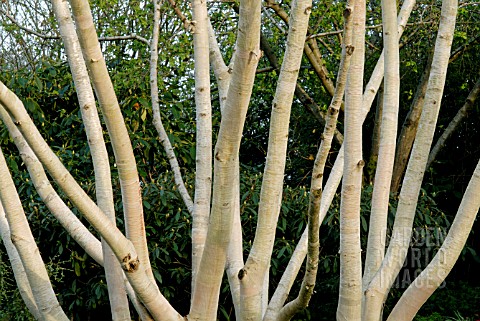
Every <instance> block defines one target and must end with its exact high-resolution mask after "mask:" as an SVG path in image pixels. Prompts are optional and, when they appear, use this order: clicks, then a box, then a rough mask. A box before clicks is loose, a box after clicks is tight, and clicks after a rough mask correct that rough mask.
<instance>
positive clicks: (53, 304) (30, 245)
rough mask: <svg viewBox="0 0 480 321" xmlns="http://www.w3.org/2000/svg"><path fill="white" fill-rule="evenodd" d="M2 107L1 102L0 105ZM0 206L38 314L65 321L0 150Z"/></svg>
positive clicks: (56, 320) (51, 320) (47, 320)
mask: <svg viewBox="0 0 480 321" xmlns="http://www.w3.org/2000/svg"><path fill="white" fill-rule="evenodd" d="M2 103H3V102H2ZM0 186H2V188H0V202H1V203H2V205H3V207H4V209H5V213H6V214H7V215H6V216H7V221H8V225H9V226H10V238H11V240H12V243H13V244H14V245H15V248H16V249H17V251H18V254H19V255H20V258H21V260H22V264H23V267H24V268H25V273H26V275H27V278H28V283H29V284H30V288H31V290H32V294H33V298H34V299H35V305H36V306H37V311H38V312H39V314H40V315H41V320H44V321H58V320H63V321H68V317H67V316H66V315H65V313H64V312H63V310H62V308H61V307H60V304H59V303H58V301H57V297H56V296H55V292H53V288H52V284H51V283H50V278H49V276H48V273H47V269H46V268H45V263H44V262H43V260H42V257H41V256H40V251H39V250H38V247H37V244H36V243H35V240H34V239H33V235H32V232H31V231H30V226H29V225H28V221H27V218H26V217H25V213H24V211H23V207H22V203H21V201H20V198H19V196H18V193H17V190H16V188H15V185H14V183H13V179H12V177H11V175H10V171H9V169H8V167H7V163H6V161H5V157H4V156H3V152H2V150H1V149H0ZM33 312H35V310H34V311H33Z"/></svg>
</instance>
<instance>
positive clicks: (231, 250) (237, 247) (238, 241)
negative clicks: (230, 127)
mask: <svg viewBox="0 0 480 321" xmlns="http://www.w3.org/2000/svg"><path fill="white" fill-rule="evenodd" d="M208 42H209V52H210V64H211V67H212V69H213V72H214V75H215V79H216V81H217V85H218V93H219V101H220V111H221V112H222V113H223V111H224V109H225V102H226V99H227V93H228V88H229V87H230V79H231V72H232V68H230V67H227V65H226V64H225V61H224V60H223V57H222V53H221V52H220V48H219V46H218V42H217V39H216V38H215V32H214V30H213V27H212V24H211V23H210V21H209V22H208ZM230 64H231V65H232V66H233V59H232V62H231V63H230ZM235 161H236V165H235V166H236V169H235V182H234V185H235V186H234V188H235V190H234V191H233V194H234V195H235V200H234V206H235V209H234V214H233V226H232V234H231V237H230V243H229V245H228V251H227V262H226V266H225V271H226V273H227V277H228V284H229V286H230V293H231V295H232V301H233V306H234V308H235V316H236V319H237V320H240V280H239V279H238V271H240V269H241V268H242V267H243V265H244V261H243V238H242V223H241V221H240V169H239V167H240V164H239V159H238V157H237V159H236V160H235Z"/></svg>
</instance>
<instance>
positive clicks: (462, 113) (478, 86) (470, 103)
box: [426, 78, 480, 169]
mask: <svg viewBox="0 0 480 321" xmlns="http://www.w3.org/2000/svg"><path fill="white" fill-rule="evenodd" d="M479 94H480V78H479V79H478V80H477V82H476V83H475V85H474V86H473V89H472V90H471V91H470V93H469V94H468V97H467V101H466V102H465V104H464V105H463V106H462V108H460V109H459V110H458V112H457V114H456V115H455V117H453V119H452V121H451V122H450V123H449V124H448V126H447V128H446V129H445V131H444V132H443V134H442V136H440V138H439V139H438V140H437V142H436V143H435V146H433V148H432V150H431V151H430V155H429V156H428V162H427V166H426V168H427V169H428V168H430V166H431V165H432V163H433V161H434V160H435V158H436V157H437V155H438V152H440V150H441V149H442V148H443V146H445V143H446V141H447V139H449V138H450V136H452V134H453V133H454V132H455V130H456V129H457V128H458V125H460V124H461V122H462V121H463V120H464V118H465V117H467V115H468V113H469V112H470V111H471V110H472V109H473V107H474V104H475V101H476V100H477V98H478V95H479Z"/></svg>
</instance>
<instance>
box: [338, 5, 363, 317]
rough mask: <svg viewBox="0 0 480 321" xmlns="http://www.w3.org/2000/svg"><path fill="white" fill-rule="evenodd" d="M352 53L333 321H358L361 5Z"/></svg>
mask: <svg viewBox="0 0 480 321" xmlns="http://www.w3.org/2000/svg"><path fill="white" fill-rule="evenodd" d="M353 29H354V31H353V44H354V47H355V50H354V52H353V56H352V60H351V64H350V70H349V73H348V79H347V87H346V90H345V132H344V138H345V140H344V146H345V161H344V170H343V171H344V176H343V181H342V194H341V197H342V198H341V203H340V293H339V300H338V308H337V320H342V321H343V320H348V321H354V320H360V319H361V300H362V280H361V278H362V259H361V248H360V193H361V186H362V170H363V166H364V163H365V162H364V161H363V159H362V123H363V120H362V117H361V111H362V92H363V68H364V61H365V57H364V55H365V45H364V44H365V1H362V0H356V1H355V5H354V9H353Z"/></svg>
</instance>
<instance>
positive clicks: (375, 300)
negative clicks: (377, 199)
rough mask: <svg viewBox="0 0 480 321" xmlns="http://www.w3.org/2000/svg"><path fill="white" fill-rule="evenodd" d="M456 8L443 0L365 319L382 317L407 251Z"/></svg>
mask: <svg viewBox="0 0 480 321" xmlns="http://www.w3.org/2000/svg"><path fill="white" fill-rule="evenodd" d="M456 12H457V0H445V1H443V4H442V17H441V20H440V26H439V30H438V35H437V40H436V43H435V53H434V56H433V62H432V70H431V74H430V79H429V82H428V87H427V92H426V95H425V105H424V108H423V112H422V116H421V118H420V124H419V127H418V130H417V138H416V139H415V143H414V145H413V149H412V155H411V156H410V161H409V163H408V167H407V172H406V174H405V178H404V181H403V186H402V189H401V191H400V198H399V202H398V207H397V213H396V217H395V223H394V226H393V231H392V237H391V239H390V244H389V246H388V250H387V254H386V256H385V259H384V260H383V262H382V265H381V268H380V269H379V271H378V272H377V273H376V274H375V276H374V278H373V279H372V282H371V283H370V285H369V286H368V288H367V290H366V293H365V310H364V311H365V313H364V319H365V320H378V319H379V318H380V315H381V313H382V307H383V304H384V302H385V299H386V296H387V294H388V292H389V290H390V288H391V286H392V284H393V282H394V280H395V277H396V276H397V274H398V272H399V271H400V269H401V267H402V265H403V262H404V260H405V257H406V255H407V249H408V246H409V243H410V238H411V234H412V225H413V220H414V217H415V211H416V206H417V200H418V193H419V191H420V187H421V183H422V179H423V175H424V172H425V165H426V163H427V158H428V151H429V150H430V146H431V144H432V140H433V135H434V132H435V126H436V122H437V118H438V113H439V110H440V104H441V101H442V94H443V88H444V85H445V78H446V73H447V66H448V59H449V55H450V48H451V45H452V39H453V32H454V29H455V19H456Z"/></svg>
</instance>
